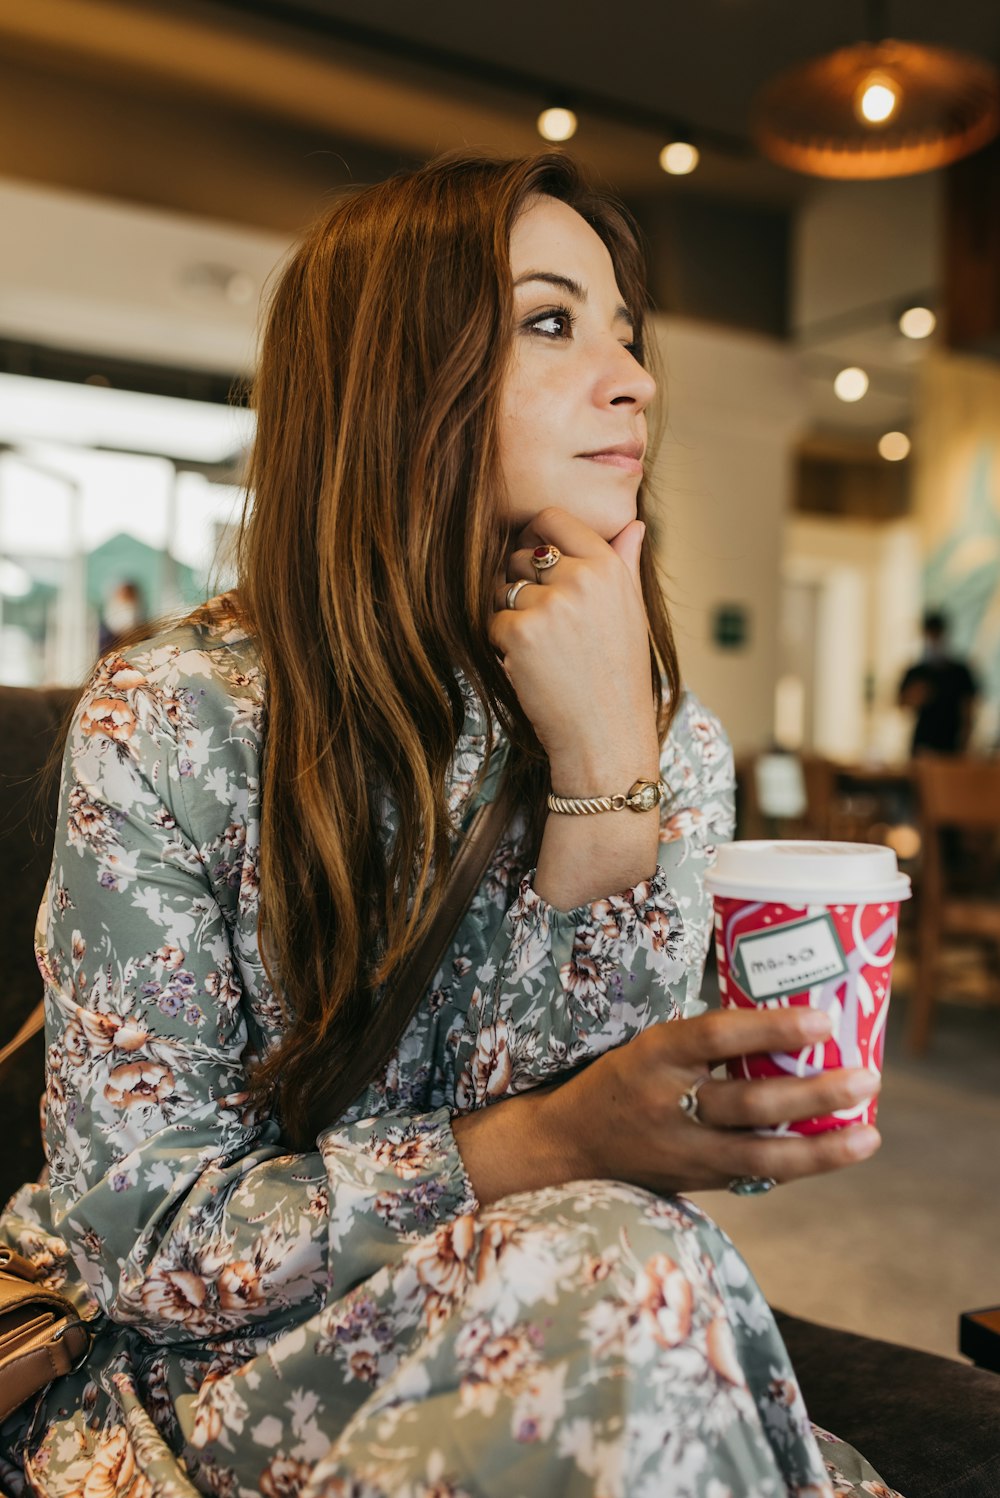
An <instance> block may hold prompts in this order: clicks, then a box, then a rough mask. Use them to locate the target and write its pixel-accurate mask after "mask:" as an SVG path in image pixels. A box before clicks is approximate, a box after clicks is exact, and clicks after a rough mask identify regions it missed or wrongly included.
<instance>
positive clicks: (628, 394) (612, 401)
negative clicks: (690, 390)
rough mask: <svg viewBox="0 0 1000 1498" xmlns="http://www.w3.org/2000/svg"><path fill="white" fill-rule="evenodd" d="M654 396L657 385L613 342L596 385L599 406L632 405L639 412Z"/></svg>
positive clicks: (628, 353) (636, 360)
mask: <svg viewBox="0 0 1000 1498" xmlns="http://www.w3.org/2000/svg"><path fill="white" fill-rule="evenodd" d="M655 394H656V381H655V380H654V379H653V376H652V375H651V374H650V372H649V370H648V369H644V368H643V366H642V365H641V364H640V363H639V361H638V359H636V357H635V355H634V354H632V353H631V352H630V351H629V349H627V348H626V347H625V345H624V344H623V343H619V342H618V340H617V339H615V340H614V347H613V349H609V350H608V351H607V353H606V355H605V358H604V360H603V365H602V370H601V375H600V378H599V382H598V399H599V402H600V404H601V405H612V406H617V405H633V406H635V407H637V408H638V410H640V411H642V410H644V409H645V407H646V406H648V405H649V403H650V401H651V400H652V399H653V396H654V395H655Z"/></svg>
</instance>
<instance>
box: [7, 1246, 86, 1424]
mask: <svg viewBox="0 0 1000 1498" xmlns="http://www.w3.org/2000/svg"><path fill="white" fill-rule="evenodd" d="M91 1338H92V1331H91V1327H90V1326H89V1324H88V1323H87V1322H86V1321H83V1320H82V1319H81V1318H80V1315H79V1313H78V1312H77V1310H76V1307H75V1306H74V1305H73V1304H72V1302H70V1301H68V1300H67V1299H66V1297H65V1296H64V1295H60V1294H59V1293H58V1292H57V1291H55V1290H48V1289H46V1287H45V1286H44V1285H40V1284H38V1274H37V1271H36V1270H35V1267H34V1265H33V1264H31V1263H30V1262H29V1260H27V1259H24V1258H22V1257H21V1255H20V1254H18V1253H15V1252H14V1250H13V1249H12V1248H0V1422H2V1421H4V1420H6V1418H7V1416H8V1415H9V1414H11V1413H12V1412H13V1411H14V1410H16V1409H17V1407H18V1405H19V1404H23V1403H24V1401H25V1400H26V1399H29V1398H30V1397H31V1395H32V1394H37V1393H38V1391H39V1389H43V1388H44V1387H45V1385H46V1384H48V1383H51V1382H52V1380H53V1379H54V1378H60V1377H61V1376H62V1375H63V1374H64V1373H72V1372H73V1370H74V1369H75V1368H79V1367H80V1366H81V1364H82V1363H83V1361H84V1359H85V1358H86V1356H87V1353H88V1352H89V1351H90V1343H91Z"/></svg>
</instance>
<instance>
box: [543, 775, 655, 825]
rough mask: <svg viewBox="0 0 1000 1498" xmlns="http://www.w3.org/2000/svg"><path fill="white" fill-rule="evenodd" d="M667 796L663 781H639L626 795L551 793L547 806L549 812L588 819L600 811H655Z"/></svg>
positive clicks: (630, 787)
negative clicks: (558, 812)
mask: <svg viewBox="0 0 1000 1498" xmlns="http://www.w3.org/2000/svg"><path fill="white" fill-rule="evenodd" d="M666 794H667V787H666V784H665V783H664V781H662V780H637V781H635V783H634V784H633V785H631V786H629V788H628V790H627V791H626V792H625V793H624V795H623V794H622V793H621V792H620V791H619V792H618V794H617V795H615V796H556V795H554V794H553V793H552V792H551V791H550V792H549V794H548V796H547V797H546V800H545V804H546V806H547V807H548V809H549V811H561V812H566V813H568V814H569V815H570V816H574V817H587V816H590V815H592V813H594V812H598V811H624V810H625V808H626V806H627V807H628V809H629V811H653V810H654V808H655V807H657V806H659V804H660V802H661V801H662V800H663V799H664V797H665V796H666Z"/></svg>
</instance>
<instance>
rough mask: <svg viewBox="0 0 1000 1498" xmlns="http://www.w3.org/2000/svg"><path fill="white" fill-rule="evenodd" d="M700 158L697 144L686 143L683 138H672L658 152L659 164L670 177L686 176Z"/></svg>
mask: <svg viewBox="0 0 1000 1498" xmlns="http://www.w3.org/2000/svg"><path fill="white" fill-rule="evenodd" d="M700 159H701V157H700V154H699V152H698V148H697V146H691V145H688V143H687V141H683V140H672V141H671V142H670V144H669V145H667V146H664V147H663V150H662V151H661V152H660V166H661V167H662V168H663V170H664V171H665V172H669V173H670V175H671V177H686V176H687V174H688V173H689V172H693V171H694V169H695V167H696V166H697V165H698V162H699V160H700Z"/></svg>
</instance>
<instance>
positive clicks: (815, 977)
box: [733, 912, 847, 1000]
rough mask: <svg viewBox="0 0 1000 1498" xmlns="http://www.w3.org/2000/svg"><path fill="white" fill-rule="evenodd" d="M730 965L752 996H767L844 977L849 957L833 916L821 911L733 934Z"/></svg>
mask: <svg viewBox="0 0 1000 1498" xmlns="http://www.w3.org/2000/svg"><path fill="white" fill-rule="evenodd" d="M733 969H734V971H735V975H736V979H737V982H738V983H739V985H740V987H741V988H742V989H743V992H744V993H745V994H748V995H749V997H750V998H751V999H754V1000H757V999H770V998H775V997H776V996H778V995H780V994H785V993H799V992H800V991H801V990H802V989H804V988H812V987H813V985H814V984H817V983H829V982H830V980H831V979H833V978H843V977H845V976H846V974H847V959H846V958H845V956H844V949H843V947H842V946H841V945H840V938H839V936H838V935H837V928H836V926H835V925H834V923H833V919H832V917H831V916H830V915H828V914H827V913H826V912H824V913H823V915H817V916H809V917H808V918H807V919H806V920H804V921H789V922H788V924H787V925H784V926H773V927H772V928H771V929H770V930H769V931H750V932H748V933H747V934H746V935H744V936H739V937H737V939H736V945H735V948H734V950H733Z"/></svg>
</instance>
